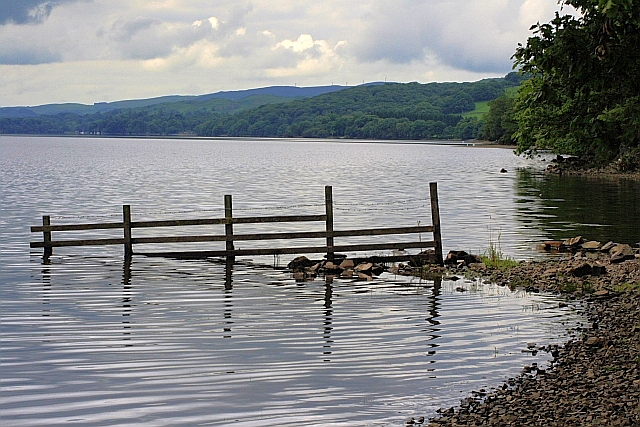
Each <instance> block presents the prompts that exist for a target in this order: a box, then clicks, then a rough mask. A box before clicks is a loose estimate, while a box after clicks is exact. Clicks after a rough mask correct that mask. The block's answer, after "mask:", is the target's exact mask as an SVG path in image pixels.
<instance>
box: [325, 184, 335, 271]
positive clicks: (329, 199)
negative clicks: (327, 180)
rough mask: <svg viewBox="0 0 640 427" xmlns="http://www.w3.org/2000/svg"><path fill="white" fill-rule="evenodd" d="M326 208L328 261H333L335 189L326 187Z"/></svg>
mask: <svg viewBox="0 0 640 427" xmlns="http://www.w3.org/2000/svg"><path fill="white" fill-rule="evenodd" d="M324 206H325V211H326V215H327V226H326V232H327V261H333V255H334V253H333V246H334V245H333V188H332V187H331V186H330V185H327V186H325V187H324Z"/></svg>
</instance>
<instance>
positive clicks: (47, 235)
mask: <svg viewBox="0 0 640 427" xmlns="http://www.w3.org/2000/svg"><path fill="white" fill-rule="evenodd" d="M50 225H51V217H50V216H49V215H44V216H43V217H42V226H43V227H47V226H50ZM42 235H43V241H44V255H43V257H44V258H45V259H46V258H49V257H50V256H51V255H53V248H52V247H51V246H47V243H51V231H50V230H49V231H47V229H46V228H45V229H44V230H43V231H42Z"/></svg>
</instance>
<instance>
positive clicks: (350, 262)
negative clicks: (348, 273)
mask: <svg viewBox="0 0 640 427" xmlns="http://www.w3.org/2000/svg"><path fill="white" fill-rule="evenodd" d="M353 267H354V265H353V260H351V259H345V260H343V261H342V262H341V263H340V268H341V269H343V270H346V269H347V268H353Z"/></svg>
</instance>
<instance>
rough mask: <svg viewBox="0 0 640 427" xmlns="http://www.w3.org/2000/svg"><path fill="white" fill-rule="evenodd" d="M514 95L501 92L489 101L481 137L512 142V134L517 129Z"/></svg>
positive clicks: (505, 142)
mask: <svg viewBox="0 0 640 427" xmlns="http://www.w3.org/2000/svg"><path fill="white" fill-rule="evenodd" d="M514 104H515V97H514V96H510V95H508V94H506V93H505V94H503V95H502V96H500V97H499V98H496V99H494V100H493V101H490V102H489V112H488V113H487V114H485V115H484V117H483V118H482V120H483V121H484V128H483V130H482V135H481V137H482V138H483V139H486V140H489V141H498V142H499V143H500V144H513V142H514V141H513V135H514V133H516V132H517V130H518V125H517V123H516V122H515V117H514V114H515V112H514Z"/></svg>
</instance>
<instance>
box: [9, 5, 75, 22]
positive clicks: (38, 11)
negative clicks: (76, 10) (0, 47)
mask: <svg viewBox="0 0 640 427" xmlns="http://www.w3.org/2000/svg"><path fill="white" fill-rule="evenodd" d="M75 1H79V0H56V1H43V0H0V25H4V24H8V23H14V24H37V23H40V22H42V21H44V20H45V19H47V18H48V17H49V15H50V14H51V11H52V10H53V8H54V7H55V6H58V5H59V4H60V3H69V2H75Z"/></svg>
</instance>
